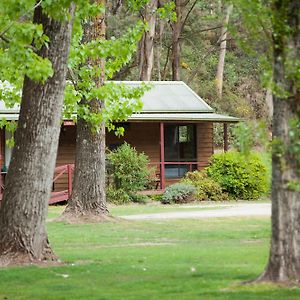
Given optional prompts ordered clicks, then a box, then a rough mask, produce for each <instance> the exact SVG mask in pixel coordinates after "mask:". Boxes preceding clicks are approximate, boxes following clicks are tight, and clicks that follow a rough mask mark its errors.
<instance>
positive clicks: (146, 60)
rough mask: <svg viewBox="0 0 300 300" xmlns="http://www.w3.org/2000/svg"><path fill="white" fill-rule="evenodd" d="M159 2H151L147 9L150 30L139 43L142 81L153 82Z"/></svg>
mask: <svg viewBox="0 0 300 300" xmlns="http://www.w3.org/2000/svg"><path fill="white" fill-rule="evenodd" d="M156 9H157V0H150V1H149V3H148V4H147V6H146V9H145V17H144V19H145V21H146V22H147V24H148V30H147V31H146V32H145V33H144V34H143V37H142V39H141V41H140V43H139V69H140V74H139V78H140V80H145V81H149V80H151V75H152V69H153V63H154V36H155V24H156Z"/></svg>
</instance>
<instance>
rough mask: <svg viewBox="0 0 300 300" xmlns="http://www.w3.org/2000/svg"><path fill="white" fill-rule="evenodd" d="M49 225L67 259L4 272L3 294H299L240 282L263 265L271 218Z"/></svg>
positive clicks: (296, 296)
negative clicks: (49, 265) (60, 264)
mask: <svg viewBox="0 0 300 300" xmlns="http://www.w3.org/2000/svg"><path fill="white" fill-rule="evenodd" d="M123 209H124V210H125V208H123ZM126 209H127V210H130V209H131V207H127V208H126ZM136 209H137V208H136V207H135V206H134V208H133V210H136ZM60 211H61V208H57V207H52V208H50V216H51V217H54V216H55V215H57V214H58V213H59V212H60ZM116 211H117V209H115V213H116ZM47 226H48V232H49V238H50V241H51V243H52V245H53V248H54V250H55V252H56V254H57V255H58V256H59V257H60V258H61V260H62V261H63V262H64V263H65V264H64V265H62V266H51V267H35V266H30V267H18V268H7V269H2V270H0V299H1V300H2V299H7V300H10V299H13V300H15V299H30V300H34V299H43V300H47V299H53V300H54V299H55V300H59V299H87V300H88V299H107V300H113V299H124V300H127V299H128V300H130V299H145V300H146V299H159V300H163V299H174V298H176V299H178V300H181V299H183V300H184V299H191V300H193V299H205V300H206V299H222V300H223V299H253V300H254V299H255V300H256V299H276V300H278V299H285V300H287V299H291V300H292V299H300V288H298V287H290V288H282V287H277V286H275V285H269V284H259V285H242V284H241V283H242V282H244V281H247V280H250V279H254V278H256V277H257V276H258V275H259V274H260V272H261V271H262V270H263V268H264V266H265V264H266V261H267V256H268V244H269V235H270V223H269V220H268V218H239V219H238V218H234V219H233V218H232V219H231V218H226V219H225V218H223V219H221V218H219V219H199V220H196V219H193V220H163V221H157V220H155V221H120V222H116V223H104V224H87V225H69V224H64V223H59V222H49V223H48V224H47Z"/></svg>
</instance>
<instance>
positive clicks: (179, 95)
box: [0, 81, 239, 122]
mask: <svg viewBox="0 0 300 300" xmlns="http://www.w3.org/2000/svg"><path fill="white" fill-rule="evenodd" d="M122 83H125V84H126V85H128V86H132V87H134V86H138V85H140V84H141V83H142V82H141V81H122ZM149 83H150V84H151V85H152V88H151V90H150V91H147V92H146V93H145V94H144V95H143V97H142V101H143V109H142V111H141V113H136V114H133V115H132V116H131V117H130V118H129V120H132V121H164V120H166V121H211V122H238V121H239V119H238V118H234V117H230V116H225V115H220V114H216V113H214V111H213V109H212V108H211V107H210V106H209V105H208V104H207V103H206V102H205V101H204V100H203V99H202V98H200V97H199V96H198V95H197V94H196V93H195V92H194V91H193V90H192V89H191V88H190V87H188V86H187V85H186V84H185V83H184V82H182V81H150V82H149ZM18 117H19V106H18V105H16V106H15V107H14V108H6V107H5V104H4V102H3V101H0V118H5V119H7V120H18Z"/></svg>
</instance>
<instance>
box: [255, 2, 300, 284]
mask: <svg viewBox="0 0 300 300" xmlns="http://www.w3.org/2000/svg"><path fill="white" fill-rule="evenodd" d="M274 9H275V14H276V16H277V15H278V16H280V18H285V20H284V21H286V22H287V25H288V26H289V27H290V28H291V30H290V31H287V30H285V31H282V30H281V28H282V25H280V26H278V24H276V26H275V27H274V34H273V41H274V47H273V51H274V68H273V78H274V83H275V84H276V85H277V86H278V87H280V88H282V89H284V90H285V91H286V92H288V93H289V96H288V98H286V97H281V96H280V93H275V94H274V95H273V100H274V114H273V155H272V169H273V171H272V239H271V248H270V257H269V263H268V265H267V268H266V270H265V272H264V273H263V274H262V276H261V277H260V278H259V280H262V281H264V280H267V281H277V282H278V281H280V282H299V280H300V234H299V233H300V201H299V199H300V192H299V185H300V174H299V173H300V171H299V169H300V161H299V156H300V153H299V150H297V149H296V148H295V145H296V143H298V142H299V140H298V139H297V138H296V140H295V137H293V135H292V134H291V133H294V134H296V136H297V134H299V129H295V128H294V129H293V128H291V122H292V121H297V122H298V124H300V88H299V83H297V81H296V80H294V79H293V77H291V75H290V74H289V72H290V71H291V70H290V69H289V67H287V66H288V65H289V64H288V61H289V63H291V62H294V61H296V60H297V59H299V57H300V27H299V24H300V2H299V1H298V0H294V1H289V2H287V3H285V2H284V4H283V2H282V1H275V3H274ZM276 21H277V22H279V21H280V20H275V22H276ZM284 26H286V25H284ZM279 27H280V29H279ZM297 130H298V133H297ZM297 187H298V188H297Z"/></svg>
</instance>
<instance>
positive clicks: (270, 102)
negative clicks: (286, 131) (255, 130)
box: [266, 87, 273, 120]
mask: <svg viewBox="0 0 300 300" xmlns="http://www.w3.org/2000/svg"><path fill="white" fill-rule="evenodd" d="M266 104H267V109H268V116H269V120H272V117H273V93H272V90H271V88H269V87H268V88H267V91H266Z"/></svg>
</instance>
